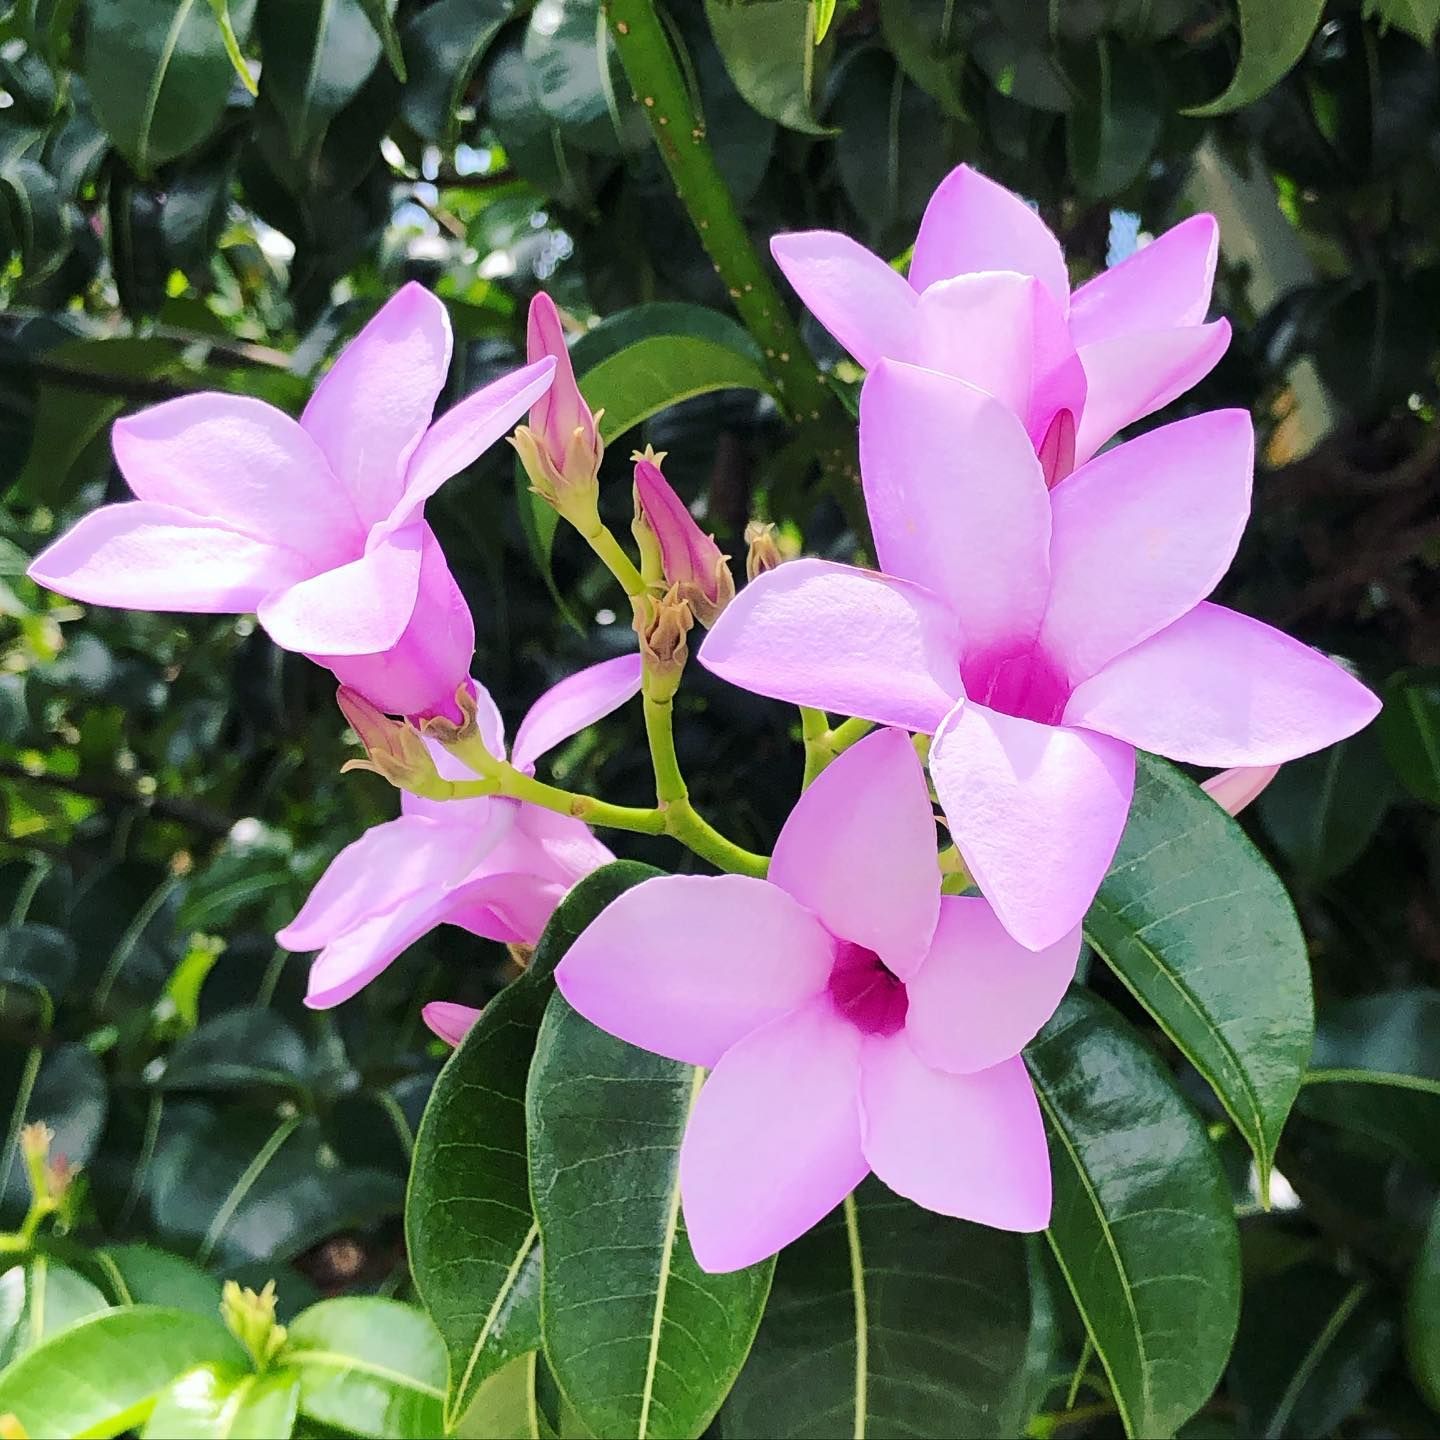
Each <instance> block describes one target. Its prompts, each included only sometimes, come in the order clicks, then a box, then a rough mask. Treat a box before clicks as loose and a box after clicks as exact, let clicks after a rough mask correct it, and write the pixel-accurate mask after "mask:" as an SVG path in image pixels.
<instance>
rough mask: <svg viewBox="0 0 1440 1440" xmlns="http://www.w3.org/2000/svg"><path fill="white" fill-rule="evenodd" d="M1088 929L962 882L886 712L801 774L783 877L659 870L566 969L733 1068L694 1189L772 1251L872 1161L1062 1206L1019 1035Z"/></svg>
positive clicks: (619, 1017)
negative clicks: (1011, 929) (870, 728)
mask: <svg viewBox="0 0 1440 1440" xmlns="http://www.w3.org/2000/svg"><path fill="white" fill-rule="evenodd" d="M775 573H783V570H782V571H778V572H775ZM1079 950H1080V935H1079V931H1078V930H1071V931H1070V933H1068V934H1067V935H1064V936H1062V937H1060V938H1059V939H1058V940H1057V941H1056V943H1055V944H1054V945H1051V946H1049V947H1047V948H1046V949H1045V950H1043V951H1041V952H1040V953H1038V954H1032V953H1030V952H1028V951H1026V950H1022V949H1021V948H1020V947H1019V946H1018V945H1016V944H1015V942H1014V941H1013V940H1012V939H1011V938H1010V937H1009V936H1008V935H1007V934H1006V933H1005V931H1004V929H1003V928H1002V927H1001V926H1000V924H999V923H998V922H997V920H996V918H995V916H994V914H993V912H992V911H991V909H990V907H989V906H988V905H987V904H986V903H985V901H984V900H981V899H979V898H977V897H973V896H972V897H959V896H944V897H942V896H941V890H940V868H939V863H938V860H937V855H936V837H935V820H934V815H933V813H932V811H931V808H930V797H929V793H928V791H927V789H926V785H925V776H924V772H923V771H922V769H921V766H920V762H919V760H918V759H917V758H916V755H915V751H914V749H913V747H912V745H911V743H910V740H909V738H908V736H906V735H905V734H904V733H902V732H901V731H898V730H883V731H880V732H879V733H877V734H875V735H871V736H868V737H867V738H866V739H864V740H862V741H860V742H859V744H857V745H855V746H854V747H852V748H851V749H850V750H848V751H846V752H845V753H844V754H843V755H841V756H840V758H839V759H837V760H835V761H834V762H833V763H832V764H831V765H830V767H829V768H828V769H827V770H826V771H824V772H823V773H822V774H821V775H820V777H819V778H818V779H817V780H816V781H815V782H814V784H813V785H811V787H810V789H809V790H807V791H806V792H805V794H804V795H802V796H801V798H800V801H799V803H798V804H797V805H796V807H795V809H794V811H793V812H792V813H791V815H790V818H789V819H788V820H787V821H786V822H785V826H784V829H783V830H782V831H781V832H780V837H779V839H778V840H777V842H776V845H775V854H774V858H773V859H772V861H771V864H770V872H769V878H768V879H765V880H756V879H751V878H748V877H746V876H740V875H721V876H712V877H706V876H688V875H682V876H673V875H672V876H661V877H659V878H656V879H653V880H646V881H644V882H643V883H641V884H640V885H637V886H636V887H635V888H634V889H633V890H627V891H626V892H625V893H624V894H622V895H621V896H619V898H618V899H616V900H615V901H613V902H612V903H611V904H610V905H609V906H608V907H607V908H606V909H605V910H603V911H601V913H600V915H599V916H598V917H597V918H596V919H595V920H594V921H593V922H592V924H591V925H590V926H589V927H588V928H587V929H586V930H585V931H584V933H583V934H582V935H580V937H579V938H578V939H577V940H576V941H575V942H574V943H573V944H572V945H571V947H570V949H569V951H568V952H567V954H566V955H565V957H564V959H562V960H561V962H560V964H559V966H558V967H557V969H556V972H555V980H556V984H557V985H558V986H559V988H560V991H561V993H562V994H563V995H564V996H565V998H566V999H567V1000H568V1001H569V1002H570V1004H571V1005H573V1006H574V1007H575V1009H577V1010H578V1011H579V1012H580V1013H581V1014H582V1015H584V1016H586V1018H588V1019H589V1020H591V1021H592V1022H593V1023H594V1024H596V1025H598V1026H600V1027H601V1028H602V1029H604V1030H607V1031H609V1032H610V1033H611V1034H613V1035H616V1036H618V1037H619V1038H621V1039H622V1040H626V1041H629V1042H630V1043H632V1044H635V1045H639V1046H641V1047H643V1048H644V1049H646V1050H651V1051H654V1052H655V1053H657V1054H660V1055H666V1056H669V1057H670V1058H671V1059H674V1060H679V1061H682V1062H685V1063H688V1064H691V1065H703V1066H707V1067H713V1073H712V1074H711V1075H710V1077H709V1079H708V1080H706V1082H705V1085H704V1087H703V1088H702V1089H701V1091H700V1095H699V1097H698V1099H697V1101H696V1104H695V1108H694V1110H693V1111H692V1112H691V1115H690V1121H689V1125H688V1127H687V1129H686V1132H685V1139H684V1142H683V1145H682V1148H681V1152H680V1191H681V1199H682V1203H683V1206H684V1213H685V1228H686V1230H687V1231H688V1233H689V1236H690V1243H691V1245H692V1246H693V1247H694V1251H695V1257H696V1259H697V1260H698V1261H699V1262H700V1265H701V1266H702V1268H704V1269H706V1270H709V1271H725V1270H735V1269H739V1268H740V1267H742V1266H745V1265H752V1264H754V1263H755V1262H757V1261H759V1260H763V1259H765V1258H766V1257H767V1256H769V1255H773V1254H774V1253H775V1252H776V1251H777V1250H779V1249H780V1248H781V1247H782V1246H784V1245H786V1244H788V1243H789V1242H790V1241H791V1240H793V1239H795V1238H796V1237H797V1236H798V1235H800V1234H802V1233H803V1232H804V1231H806V1230H808V1229H809V1228H810V1226H811V1225H813V1224H815V1222H816V1221H818V1220H819V1219H820V1218H821V1217H822V1216H824V1215H825V1214H826V1213H827V1212H828V1211H830V1210H831V1209H833V1208H834V1206H836V1205H837V1204H839V1203H840V1201H841V1200H843V1199H844V1197H845V1196H846V1195H848V1194H849V1193H850V1191H851V1190H853V1189H854V1188H855V1186H856V1185H858V1184H859V1183H860V1181H861V1180H862V1179H864V1177H865V1176H866V1174H867V1173H869V1172H870V1171H871V1170H873V1171H874V1172H875V1174H876V1175H878V1176H879V1177H880V1179H881V1180H883V1181H884V1182H885V1183H886V1184H887V1185H889V1186H890V1188H891V1189H893V1190H895V1191H897V1192H898V1193H900V1194H902V1195H905V1196H908V1197H909V1198H910V1199H912V1200H915V1201H917V1202H918V1203H919V1204H921V1205H924V1206H926V1207H928V1208H929V1209H931V1210H937V1211H939V1212H941V1213H942V1214H945V1215H957V1216H961V1217H963V1218H965V1219H969V1220H976V1221H979V1222H981V1223H983V1224H987V1225H993V1226H997V1227H999V1228H1001V1229H1007V1230H1024V1231H1029V1230H1039V1229H1042V1228H1044V1226H1045V1225H1046V1223H1047V1222H1048V1220H1049V1215H1050V1163H1049V1155H1048V1151H1047V1148H1046V1141H1045V1133H1044V1128H1043V1126H1042V1124H1041V1119H1040V1113H1039V1108H1038V1105H1037V1103H1036V1100H1035V1094H1034V1091H1033V1089H1032V1088H1031V1084H1030V1078H1029V1075H1028V1074H1027V1072H1026V1069H1025V1064H1024V1061H1023V1060H1021V1059H1020V1058H1019V1052H1020V1050H1021V1048H1022V1046H1024V1045H1025V1044H1026V1042H1028V1041H1029V1040H1030V1039H1031V1037H1032V1036H1034V1035H1035V1033H1036V1032H1037V1031H1038V1030H1039V1029H1040V1027H1041V1026H1042V1025H1043V1024H1044V1023H1045V1022H1046V1020H1048V1019H1049V1018H1050V1015H1051V1014H1052V1013H1053V1012H1054V1010H1055V1007H1056V1005H1058V1003H1059V1001H1060V999H1061V997H1062V996H1063V994H1064V992H1065V988H1066V986H1067V985H1068V984H1069V982H1070V979H1071V977H1072V976H1073V975H1074V972H1075V964H1076V960H1077V958H1078V956H1079Z"/></svg>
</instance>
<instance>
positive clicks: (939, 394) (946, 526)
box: [700, 360, 1379, 951]
mask: <svg viewBox="0 0 1440 1440" xmlns="http://www.w3.org/2000/svg"><path fill="white" fill-rule="evenodd" d="M860 432H861V443H860V452H861V468H862V473H863V480H864V486H865V495H866V501H867V504H868V506H869V510H870V516H871V522H872V526H873V529H874V533H875V544H876V550H877V553H878V555H879V557H880V560H881V563H882V565H883V566H884V567H885V569H886V571H887V572H888V573H887V574H884V575H869V576H865V575H864V574H863V572H857V571H853V570H850V569H848V568H846V567H843V566H837V565H830V564H827V563H825V562H821V561H810V562H804V563H805V568H804V569H802V566H801V564H799V563H797V564H794V565H789V566H783V567H781V568H780V569H779V570H776V571H772V572H771V573H769V574H766V575H761V576H760V577H759V578H758V579H756V580H755V581H754V582H753V583H752V584H751V585H749V586H747V587H746V589H745V590H743V591H742V592H741V594H740V596H739V597H738V598H737V599H736V601H735V602H734V603H733V604H732V605H731V607H730V608H729V610H727V611H726V612H725V614H724V615H723V616H721V618H720V620H719V622H718V623H717V625H716V627H715V629H714V630H713V631H712V632H711V635H710V637H709V638H708V640H707V641H706V643H705V644H704V646H703V647H702V648H701V651H700V660H701V662H702V663H703V664H705V665H706V666H708V667H709V668H710V669H711V670H713V671H715V672H716V673H717V674H719V675H721V676H722V677H723V678H726V679H728V680H731V681H733V682H734V683H736V684H738V685H742V686H744V687H745V688H747V689H751V690H754V691H757V692H758V693H760V694H764V695H770V696H773V697H775V698H777V699H783V700H790V701H793V702H795V703H798V704H804V705H813V706H816V707H818V708H820V709H824V710H828V711H833V712H838V713H842V714H852V715H861V716H865V717H867V718H870V719H876V720H880V721H883V722H887V723H891V724H903V725H910V726H912V727H913V728H917V729H922V730H927V731H930V732H932V733H934V735H935V742H934V745H933V747H932V749H931V752H930V768H931V775H932V778H933V780H934V783H935V788H936V793H937V794H938V795H939V797H940V801H941V803H942V805H943V806H944V808H945V812H946V817H947V820H948V822H949V825H950V829H951V833H952V834H953V835H954V838H955V842H956V844H957V846H958V847H959V849H960V852H961V854H962V856H963V857H964V859H965V863H966V864H967V866H968V867H969V869H970V871H971V873H972V874H973V875H974V876H975V879H976V881H977V882H978V883H979V885H980V887H981V889H982V890H983V891H984V892H985V895H986V898H987V899H988V900H989V901H990V903H991V905H993V907H994V909H995V911H996V913H997V914H998V916H999V917H1000V919H1001V921H1002V922H1003V923H1004V925H1005V927H1006V928H1007V929H1008V930H1009V932H1010V933H1011V934H1012V935H1013V936H1015V938H1016V939H1018V940H1019V941H1020V942H1021V943H1022V944H1024V945H1026V946H1028V947H1029V948H1030V949H1032V950H1037V951H1043V950H1046V949H1047V948H1048V947H1049V946H1051V945H1053V944H1055V943H1056V942H1057V941H1058V940H1059V939H1060V938H1061V937H1062V936H1064V935H1066V934H1067V933H1068V932H1069V931H1070V930H1072V929H1073V928H1074V926H1075V925H1076V924H1077V923H1078V922H1079V921H1080V919H1081V917H1082V916H1083V914H1084V912H1085V910H1086V908H1087V907H1088V905H1089V904H1090V901H1091V900H1092V899H1093V898H1094V895H1095V892H1096V889H1097V888H1098V886H1099V884H1100V881H1101V879H1102V878H1103V877H1104V874H1105V871H1106V869H1107V868H1108V866H1109V863H1110V860H1111V859H1112V857H1113V855H1114V853H1115V849H1116V846H1117V845H1118V843H1119V840H1120V834H1121V831H1122V830H1123V829H1124V825H1125V820H1126V816H1127V814H1128V812H1129V806H1130V798H1131V790H1132V786H1133V774H1134V750H1135V748H1137V747H1138V748H1143V749H1146V750H1152V751H1155V752H1157V753H1159V754H1162V755H1168V756H1170V757H1171V758H1173V759H1177V760H1185V761H1192V762H1194V763H1197V764H1203V765H1214V766H1245V767H1262V766H1271V765H1276V764H1279V763H1281V762H1283V761H1286V760H1291V759H1295V758H1297V757H1298V756H1300V755H1304V754H1308V753H1309V752H1311V751H1313V750H1317V749H1320V748H1322V747H1324V746H1326V745H1329V744H1332V743H1334V742H1335V741H1337V740H1340V739H1343V738H1344V737H1345V736H1347V735H1350V734H1353V733H1354V732H1355V731H1356V730H1358V729H1360V728H1361V727H1362V726H1363V725H1365V724H1366V723H1368V722H1369V720H1370V719H1372V718H1373V717H1374V715H1375V713H1376V711H1377V710H1378V708H1379V702H1378V701H1377V700H1376V698H1375V697H1374V696H1373V695H1372V694H1371V693H1370V692H1369V691H1368V690H1367V689H1365V687H1364V686H1363V685H1361V684H1360V683H1359V682H1358V681H1356V680H1355V679H1354V678H1353V677H1352V676H1350V675H1349V674H1348V673H1347V672H1346V671H1345V670H1343V669H1341V668H1340V667H1339V666H1338V665H1335V664H1334V663H1333V662H1332V661H1330V660H1329V659H1327V658H1326V657H1325V656H1323V655H1320V654H1319V653H1318V652H1316V651H1314V650H1311V649H1310V648H1309V647H1307V646H1305V645H1301V644H1300V643H1298V642H1297V641H1294V640H1291V639H1289V638H1288V637H1287V636H1285V635H1282V634H1281V633H1280V632H1278V631H1276V630H1273V629H1271V628H1270V627H1269V626H1266V625H1263V624H1261V623H1260V622H1258V621H1255V620H1251V619H1249V618H1247V617H1245V616H1243V615H1238V614H1236V613H1235V612H1233V611H1230V610H1225V609H1223V608H1221V607H1219V606H1216V605H1213V604H1210V603H1208V602H1206V600H1205V597H1206V596H1207V595H1208V594H1209V593H1210V591H1211V590H1212V589H1213V588H1214V586H1215V585H1216V583H1217V582H1218V581H1219V579H1220V578H1221V576H1222V575H1223V574H1224V572H1225V570H1226V568H1227V567H1228V565H1229V564H1230V561H1231V559H1232V558H1233V556H1234V553H1235V549H1236V546H1237V544H1238V542H1239V538H1240V534H1241V531H1242V529H1243V527H1244V524H1245V520H1246V516H1247V514H1248V511H1249V502H1250V482H1251V471H1252V465H1253V442H1252V437H1251V428H1250V421H1249V417H1248V416H1247V415H1246V414H1245V413H1244V412H1242V411H1218V412H1215V413H1212V414H1206V415H1201V416H1197V417H1195V418H1193V419H1189V420H1182V421H1179V422H1177V423H1176V424H1173V425H1168V426H1164V427H1162V428H1161V429H1158V430H1155V431H1152V432H1151V433H1149V434H1147V435H1144V436H1142V437H1140V438H1139V439H1137V440H1132V441H1130V442H1129V443H1128V444H1125V445H1121V446H1118V447H1116V448H1115V449H1112V450H1110V451H1108V452H1106V453H1105V454H1104V455H1102V456H1099V457H1097V458H1096V459H1094V460H1092V461H1090V462H1089V463H1088V464H1086V465H1084V466H1082V467H1081V468H1080V469H1079V470H1077V471H1075V472H1074V473H1073V474H1072V475H1070V476H1069V477H1068V478H1066V479H1064V480H1063V481H1061V483H1060V484H1059V485H1057V486H1056V487H1055V489H1054V490H1053V491H1051V492H1050V493H1049V495H1048V497H1047V494H1046V484H1045V477H1044V475H1043V473H1042V470H1041V466H1040V463H1039V462H1038V461H1037V459H1036V457H1035V455H1034V454H1033V453H1032V451H1031V449H1030V447H1029V446H1028V444H1027V437H1026V435H1025V433H1024V430H1023V427H1022V425H1021V423H1020V422H1019V420H1018V419H1017V418H1016V416H1014V415H1013V414H1012V413H1011V412H1010V411H1009V410H1007V409H1006V408H1005V406H1004V405H1002V404H1001V403H1000V402H999V401H998V400H996V399H994V398H993V397H991V396H989V395H986V394H983V393H981V392H979V391H977V390H976V388H975V387H974V386H971V385H968V384H966V383H965V382H964V381H961V380H957V379H954V378H953V377H951V376H945V375H940V374H938V373H936V372H934V371H927V370H922V369H919V368H917V367H913V366H909V365H904V364H899V363H896V362H894V361H890V360H882V361H881V362H879V363H878V364H877V365H876V366H875V368H874V369H873V370H872V371H871V374H870V376H869V378H868V379H867V381H866V383H865V388H864V391H863V392H862V395H861V403H860ZM942 710H943V711H944V712H945V713H944V714H943V715H942V714H940V712H941V711H942Z"/></svg>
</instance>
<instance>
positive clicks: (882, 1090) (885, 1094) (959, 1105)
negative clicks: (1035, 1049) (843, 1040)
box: [860, 1030, 1050, 1232]
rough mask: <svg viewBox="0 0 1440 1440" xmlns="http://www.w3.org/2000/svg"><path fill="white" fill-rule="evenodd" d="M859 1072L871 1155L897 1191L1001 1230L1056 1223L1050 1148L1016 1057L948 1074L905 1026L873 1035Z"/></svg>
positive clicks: (873, 1165)
mask: <svg viewBox="0 0 1440 1440" xmlns="http://www.w3.org/2000/svg"><path fill="white" fill-rule="evenodd" d="M860 1076H861V1078H860V1105H861V1112H862V1114H863V1117H864V1121H863V1123H864V1134H865V1138H864V1149H865V1158H866V1160H868V1161H869V1162H870V1166H871V1168H872V1169H873V1170H874V1171H875V1173H876V1175H878V1176H879V1177H880V1179H882V1180H883V1181H884V1182H885V1183H886V1184H887V1185H888V1186H889V1187H890V1188H891V1189H892V1190H893V1191H895V1193H896V1194H897V1195H903V1196H905V1197H906V1199H908V1200H913V1201H915V1203H916V1204H917V1205H923V1206H924V1207H925V1208H926V1209H927V1210H934V1211H936V1212H937V1213H939V1214H941V1215H954V1216H956V1217H957V1218H958V1219H961V1220H973V1221H975V1222H976V1223H977V1224H980V1225H991V1226H994V1228H995V1229H997V1230H1019V1231H1024V1232H1028V1231H1033V1230H1043V1229H1044V1228H1045V1227H1046V1226H1047V1225H1048V1224H1049V1223H1050V1151H1049V1147H1048V1145H1047V1143H1046V1140H1045V1125H1044V1122H1043V1121H1042V1120H1041V1118H1040V1106H1039V1104H1038V1102H1037V1101H1036V1099H1035V1090H1034V1087H1033V1086H1032V1085H1031V1084H1030V1077H1029V1075H1028V1074H1026V1071H1025V1062H1024V1061H1023V1060H1021V1059H1020V1058H1019V1056H1016V1057H1015V1058H1013V1059H1010V1060H1005V1061H1002V1062H1001V1063H1000V1064H998V1065H995V1066H992V1067H991V1068H990V1069H988V1070H981V1071H978V1072H977V1073H975V1074H974V1075H947V1074H945V1073H944V1072H943V1071H940V1070H932V1069H931V1068H930V1067H929V1066H928V1065H926V1064H924V1063H923V1062H922V1061H921V1060H920V1059H919V1057H918V1056H917V1055H916V1054H915V1052H914V1050H912V1049H911V1047H910V1045H909V1043H908V1041H907V1040H906V1037H905V1032H904V1031H903V1030H902V1031H899V1032H897V1033H896V1034H894V1035H888V1036H885V1037H883V1038H882V1037H879V1036H870V1037H868V1038H867V1040H866V1042H865V1049H864V1053H863V1055H862V1057H861V1061H860Z"/></svg>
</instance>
